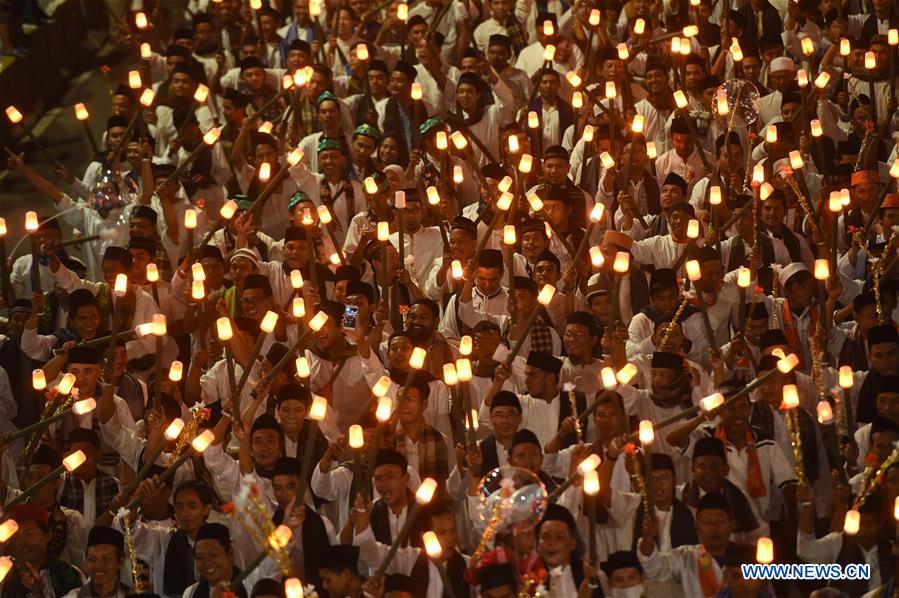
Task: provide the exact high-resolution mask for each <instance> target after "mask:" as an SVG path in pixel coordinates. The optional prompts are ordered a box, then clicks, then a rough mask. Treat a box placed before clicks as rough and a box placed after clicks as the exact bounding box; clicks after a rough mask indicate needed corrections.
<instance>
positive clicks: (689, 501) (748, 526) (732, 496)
mask: <svg viewBox="0 0 899 598" xmlns="http://www.w3.org/2000/svg"><path fill="white" fill-rule="evenodd" d="M722 489H723V490H724V492H723V494H724V499H725V500H727V505H728V506H729V507H730V512H731V514H732V515H733V516H734V522H735V523H736V524H737V525H736V528H735V529H734V531H735V532H738V533H740V532H751V531H753V530H755V529H756V528H757V527H758V526H759V523H758V521H757V520H756V518H755V515H754V514H753V513H752V507H750V506H749V499H748V498H747V497H746V494H744V493H743V491H742V490H740V489H739V488H737V487H736V486H734V484H733V482H731V481H730V480H727V479H725V480H724V485H723V487H722ZM681 500H683V503H684V504H685V505H687V506H688V507H692V508H694V509H695V508H697V507H699V486H697V485H696V484H695V483H693V482H689V483H688V484H687V485H686V486H684V491H683V495H682V497H681Z"/></svg>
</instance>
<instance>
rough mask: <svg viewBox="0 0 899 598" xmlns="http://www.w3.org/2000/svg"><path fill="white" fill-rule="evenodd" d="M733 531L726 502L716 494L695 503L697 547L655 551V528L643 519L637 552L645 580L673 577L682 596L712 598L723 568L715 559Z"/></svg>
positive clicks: (656, 528) (719, 582)
mask: <svg viewBox="0 0 899 598" xmlns="http://www.w3.org/2000/svg"><path fill="white" fill-rule="evenodd" d="M733 529H734V520H733V517H732V516H731V513H730V508H729V507H728V504H727V500H725V498H724V496H722V495H721V494H718V493H710V494H706V495H705V496H703V497H702V499H701V500H700V501H699V508H698V509H697V511H696V535H697V536H699V544H693V545H687V546H678V547H677V548H674V549H672V550H670V551H667V552H661V551H659V550H658V549H657V548H656V543H655V537H656V535H657V534H658V525H657V524H656V522H654V521H652V518H649V517H647V518H646V519H645V520H644V522H643V537H642V538H641V539H640V544H639V550H638V551H637V556H638V558H639V559H640V563H641V564H642V565H643V572H644V576H645V579H647V580H656V581H664V580H667V579H672V578H673V579H675V580H677V581H679V582H680V584H681V588H682V590H683V592H684V596H715V595H716V594H717V592H718V590H720V589H721V586H722V583H723V567H722V566H721V565H719V564H718V558H720V557H722V556H724V554H725V552H726V551H727V547H728V546H729V545H730V535H731V533H732V532H733Z"/></svg>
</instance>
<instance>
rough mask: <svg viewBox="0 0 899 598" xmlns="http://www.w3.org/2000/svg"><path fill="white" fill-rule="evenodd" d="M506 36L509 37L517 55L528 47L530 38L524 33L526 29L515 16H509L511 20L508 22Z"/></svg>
mask: <svg viewBox="0 0 899 598" xmlns="http://www.w3.org/2000/svg"><path fill="white" fill-rule="evenodd" d="M506 35H507V36H509V40H510V41H511V42H512V48H513V49H514V50H515V54H518V53H520V52H521V51H522V50H523V49H525V48H526V47H527V45H528V36H527V35H526V34H525V32H524V27H522V26H521V23H519V22H518V19H516V18H515V17H514V16H513V15H509V18H508V19H507V20H506Z"/></svg>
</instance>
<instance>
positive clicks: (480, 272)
mask: <svg viewBox="0 0 899 598" xmlns="http://www.w3.org/2000/svg"><path fill="white" fill-rule="evenodd" d="M502 278H503V272H502V270H500V269H499V268H484V267H478V269H477V274H476V275H475V283H476V284H477V287H478V290H479V291H480V292H482V293H483V294H485V295H488V296H490V295H493V294H494V293H496V292H497V291H499V290H500V282H501V281H502Z"/></svg>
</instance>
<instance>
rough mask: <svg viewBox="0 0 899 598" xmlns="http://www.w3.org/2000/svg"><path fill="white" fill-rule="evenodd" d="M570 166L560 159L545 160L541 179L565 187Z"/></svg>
mask: <svg viewBox="0 0 899 598" xmlns="http://www.w3.org/2000/svg"><path fill="white" fill-rule="evenodd" d="M570 168H571V165H570V164H569V163H568V161H567V160H563V159H562V158H547V159H546V160H544V161H543V178H545V179H546V181H547V182H548V183H551V184H553V185H565V183H566V182H567V180H568V171H569V169H570Z"/></svg>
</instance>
